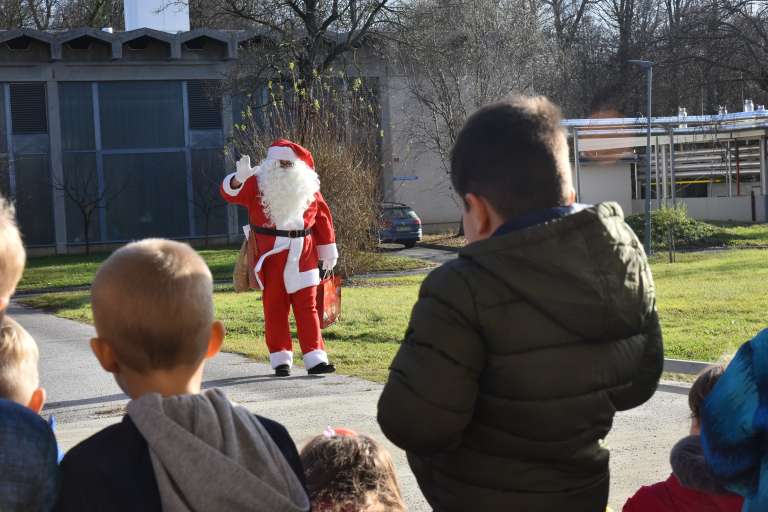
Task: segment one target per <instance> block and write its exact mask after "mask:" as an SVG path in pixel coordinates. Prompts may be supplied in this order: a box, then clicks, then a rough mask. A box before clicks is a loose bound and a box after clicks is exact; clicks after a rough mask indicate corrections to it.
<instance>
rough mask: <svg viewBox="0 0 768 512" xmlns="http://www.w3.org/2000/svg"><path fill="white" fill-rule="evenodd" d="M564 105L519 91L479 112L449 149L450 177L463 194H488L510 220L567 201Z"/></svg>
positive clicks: (468, 122) (499, 211)
mask: <svg viewBox="0 0 768 512" xmlns="http://www.w3.org/2000/svg"><path fill="white" fill-rule="evenodd" d="M561 119H562V115H561V113H560V109H559V108H557V106H555V105H554V104H553V103H552V102H550V101H549V100H548V99H547V98H544V97H543V96H537V97H526V96H515V97H512V98H510V99H507V100H505V101H501V102H498V103H494V104H492V105H488V106H486V107H483V108H481V109H480V110H478V111H477V112H475V113H474V114H473V115H472V116H471V117H470V118H469V119H468V120H467V122H466V123H465V124H464V127H463V128H462V129H461V132H459V135H458V137H457V138H456V143H455V144H454V146H453V151H452V153H451V181H452V183H453V188H454V190H455V191H456V192H457V193H458V194H459V195H461V196H462V197H463V196H464V195H465V194H468V193H473V194H477V195H479V196H482V197H484V198H485V199H487V200H488V201H489V202H490V203H491V205H492V206H493V207H494V209H495V210H496V211H497V212H498V213H499V215H501V216H502V217H504V218H505V219H509V218H511V217H514V216H516V215H520V214H521V213H525V212H527V211H531V210H537V209H542V208H550V207H554V206H564V205H567V204H568V201H569V198H570V194H571V176H570V172H571V170H570V162H569V160H568V141H567V139H566V136H565V131H564V130H563V128H562V126H561V125H560V121H561Z"/></svg>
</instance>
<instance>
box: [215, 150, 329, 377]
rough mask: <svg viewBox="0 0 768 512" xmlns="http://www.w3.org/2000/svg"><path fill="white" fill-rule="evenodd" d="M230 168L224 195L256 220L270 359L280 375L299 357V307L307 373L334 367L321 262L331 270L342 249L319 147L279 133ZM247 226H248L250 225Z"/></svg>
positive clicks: (258, 270) (259, 277)
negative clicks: (322, 312)
mask: <svg viewBox="0 0 768 512" xmlns="http://www.w3.org/2000/svg"><path fill="white" fill-rule="evenodd" d="M236 169H237V170H236V172H234V173H232V174H230V175H228V176H226V177H225V178H224V183H222V186H221V195H222V197H223V198H224V200H225V201H227V202H229V203H234V204H239V205H241V206H245V207H246V208H248V219H249V222H250V226H249V228H250V229H251V230H252V231H253V232H254V234H255V239H256V245H257V247H258V259H257V262H256V268H255V271H256V276H257V281H258V284H259V286H260V287H261V288H262V290H263V297H262V302H263V305H264V323H265V331H266V332H265V336H266V341H267V347H268V348H269V360H270V363H271V364H272V368H273V369H274V370H275V375H277V376H279V377H286V376H288V375H290V374H291V367H292V365H293V344H292V342H291V331H290V327H289V324H288V315H289V314H290V309H291V308H293V316H294V318H295V319H296V330H297V331H298V337H299V344H300V345H301V352H302V354H303V357H304V366H305V368H307V373H310V374H322V373H332V372H334V371H336V368H335V367H334V366H333V364H331V363H330V362H329V361H328V354H327V353H326V352H325V344H324V342H323V337H322V334H321V332H320V320H319V318H318V315H317V306H316V302H315V301H316V297H317V285H318V284H320V269H322V270H323V272H324V273H326V272H330V271H331V270H333V268H334V267H335V266H336V261H337V260H338V257H339V253H338V250H337V248H336V235H335V233H334V230H333V219H332V218H331V211H330V210H329V209H328V205H327V204H326V202H325V200H324V199H323V196H322V195H321V194H320V179H319V178H318V176H317V173H315V164H314V161H313V159H312V155H311V154H310V152H309V151H307V150H306V149H305V148H303V147H301V146H300V145H298V144H295V143H293V142H291V141H288V140H283V139H281V140H278V141H275V142H274V143H273V144H272V145H271V146H270V147H269V149H268V150H267V156H266V158H265V159H264V161H262V162H261V164H260V165H258V166H257V167H251V160H250V157H249V156H243V157H242V158H241V159H240V160H239V161H238V162H237V165H236ZM246 229H248V227H246Z"/></svg>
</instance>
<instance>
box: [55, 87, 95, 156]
mask: <svg viewBox="0 0 768 512" xmlns="http://www.w3.org/2000/svg"><path fill="white" fill-rule="evenodd" d="M59 102H60V104H61V143H62V147H63V148H64V151H67V150H83V149H96V143H95V138H94V136H93V131H94V130H93V94H92V86H91V84H90V83H84V82H69V83H62V84H59Z"/></svg>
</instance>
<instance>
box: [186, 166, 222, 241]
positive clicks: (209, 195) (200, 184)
mask: <svg viewBox="0 0 768 512" xmlns="http://www.w3.org/2000/svg"><path fill="white" fill-rule="evenodd" d="M222 178H223V174H222V168H221V166H218V167H213V166H209V165H205V164H203V165H201V167H200V168H199V169H198V170H196V172H195V173H194V176H193V178H192V205H193V206H194V207H195V209H196V210H197V212H198V214H199V215H200V218H202V220H203V236H204V237H205V241H204V244H205V247H206V248H207V247H208V244H209V238H210V235H211V220H212V219H213V215H214V214H215V213H216V212H217V211H219V210H223V209H224V208H226V206H227V203H225V202H224V200H223V199H222V198H221V194H220V193H219V186H220V185H221V180H222Z"/></svg>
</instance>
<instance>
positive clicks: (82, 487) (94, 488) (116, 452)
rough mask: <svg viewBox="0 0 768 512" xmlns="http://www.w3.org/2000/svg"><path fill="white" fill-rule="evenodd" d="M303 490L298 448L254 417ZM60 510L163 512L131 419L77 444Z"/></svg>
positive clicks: (64, 466) (65, 469) (66, 469)
mask: <svg viewBox="0 0 768 512" xmlns="http://www.w3.org/2000/svg"><path fill="white" fill-rule="evenodd" d="M256 418H257V419H258V420H259V421H260V422H261V424H262V425H263V426H264V428H265V429H266V430H267V432H269V435H270V436H271V437H272V440H273V441H274V442H275V444H276V445H277V447H278V448H279V449H280V451H281V452H282V453H283V455H284V456H285V458H286V460H287V461H288V464H290V466H291V468H293V471H294V472H295V473H296V476H297V477H298V478H299V481H300V482H301V483H302V485H304V487H305V488H306V481H305V478H304V470H303V468H302V465H301V460H300V459H299V454H298V452H297V451H296V445H295V444H294V443H293V439H291V436H290V435H289V434H288V431H287V430H286V429H285V427H283V426H282V425H281V424H280V423H278V422H276V421H273V420H270V419H267V418H262V417H261V416H256ZM56 510H58V511H90V510H93V511H96V510H111V511H115V512H119V511H126V512H127V511H135V510H141V511H143V512H154V511H157V512H161V511H162V505H161V501H160V491H159V490H158V488H157V482H156V481H155V472H154V469H153V468H152V460H151V459H150V455H149V448H148V446H147V442H146V441H145V440H144V438H143V437H142V435H141V433H140V432H139V430H138V429H137V428H136V425H135V424H134V423H133V421H132V420H131V418H130V417H129V416H127V415H126V416H125V417H124V418H123V421H122V422H121V423H118V424H116V425H112V426H110V427H107V428H105V429H104V430H102V431H101V432H98V433H96V434H94V435H93V436H91V437H89V438H88V439H86V440H85V441H83V442H82V443H80V444H78V445H77V446H75V447H74V448H73V449H72V450H70V452H69V453H67V455H66V456H65V457H64V460H63V461H62V463H61V492H60V494H59V499H58V502H57V504H56Z"/></svg>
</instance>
